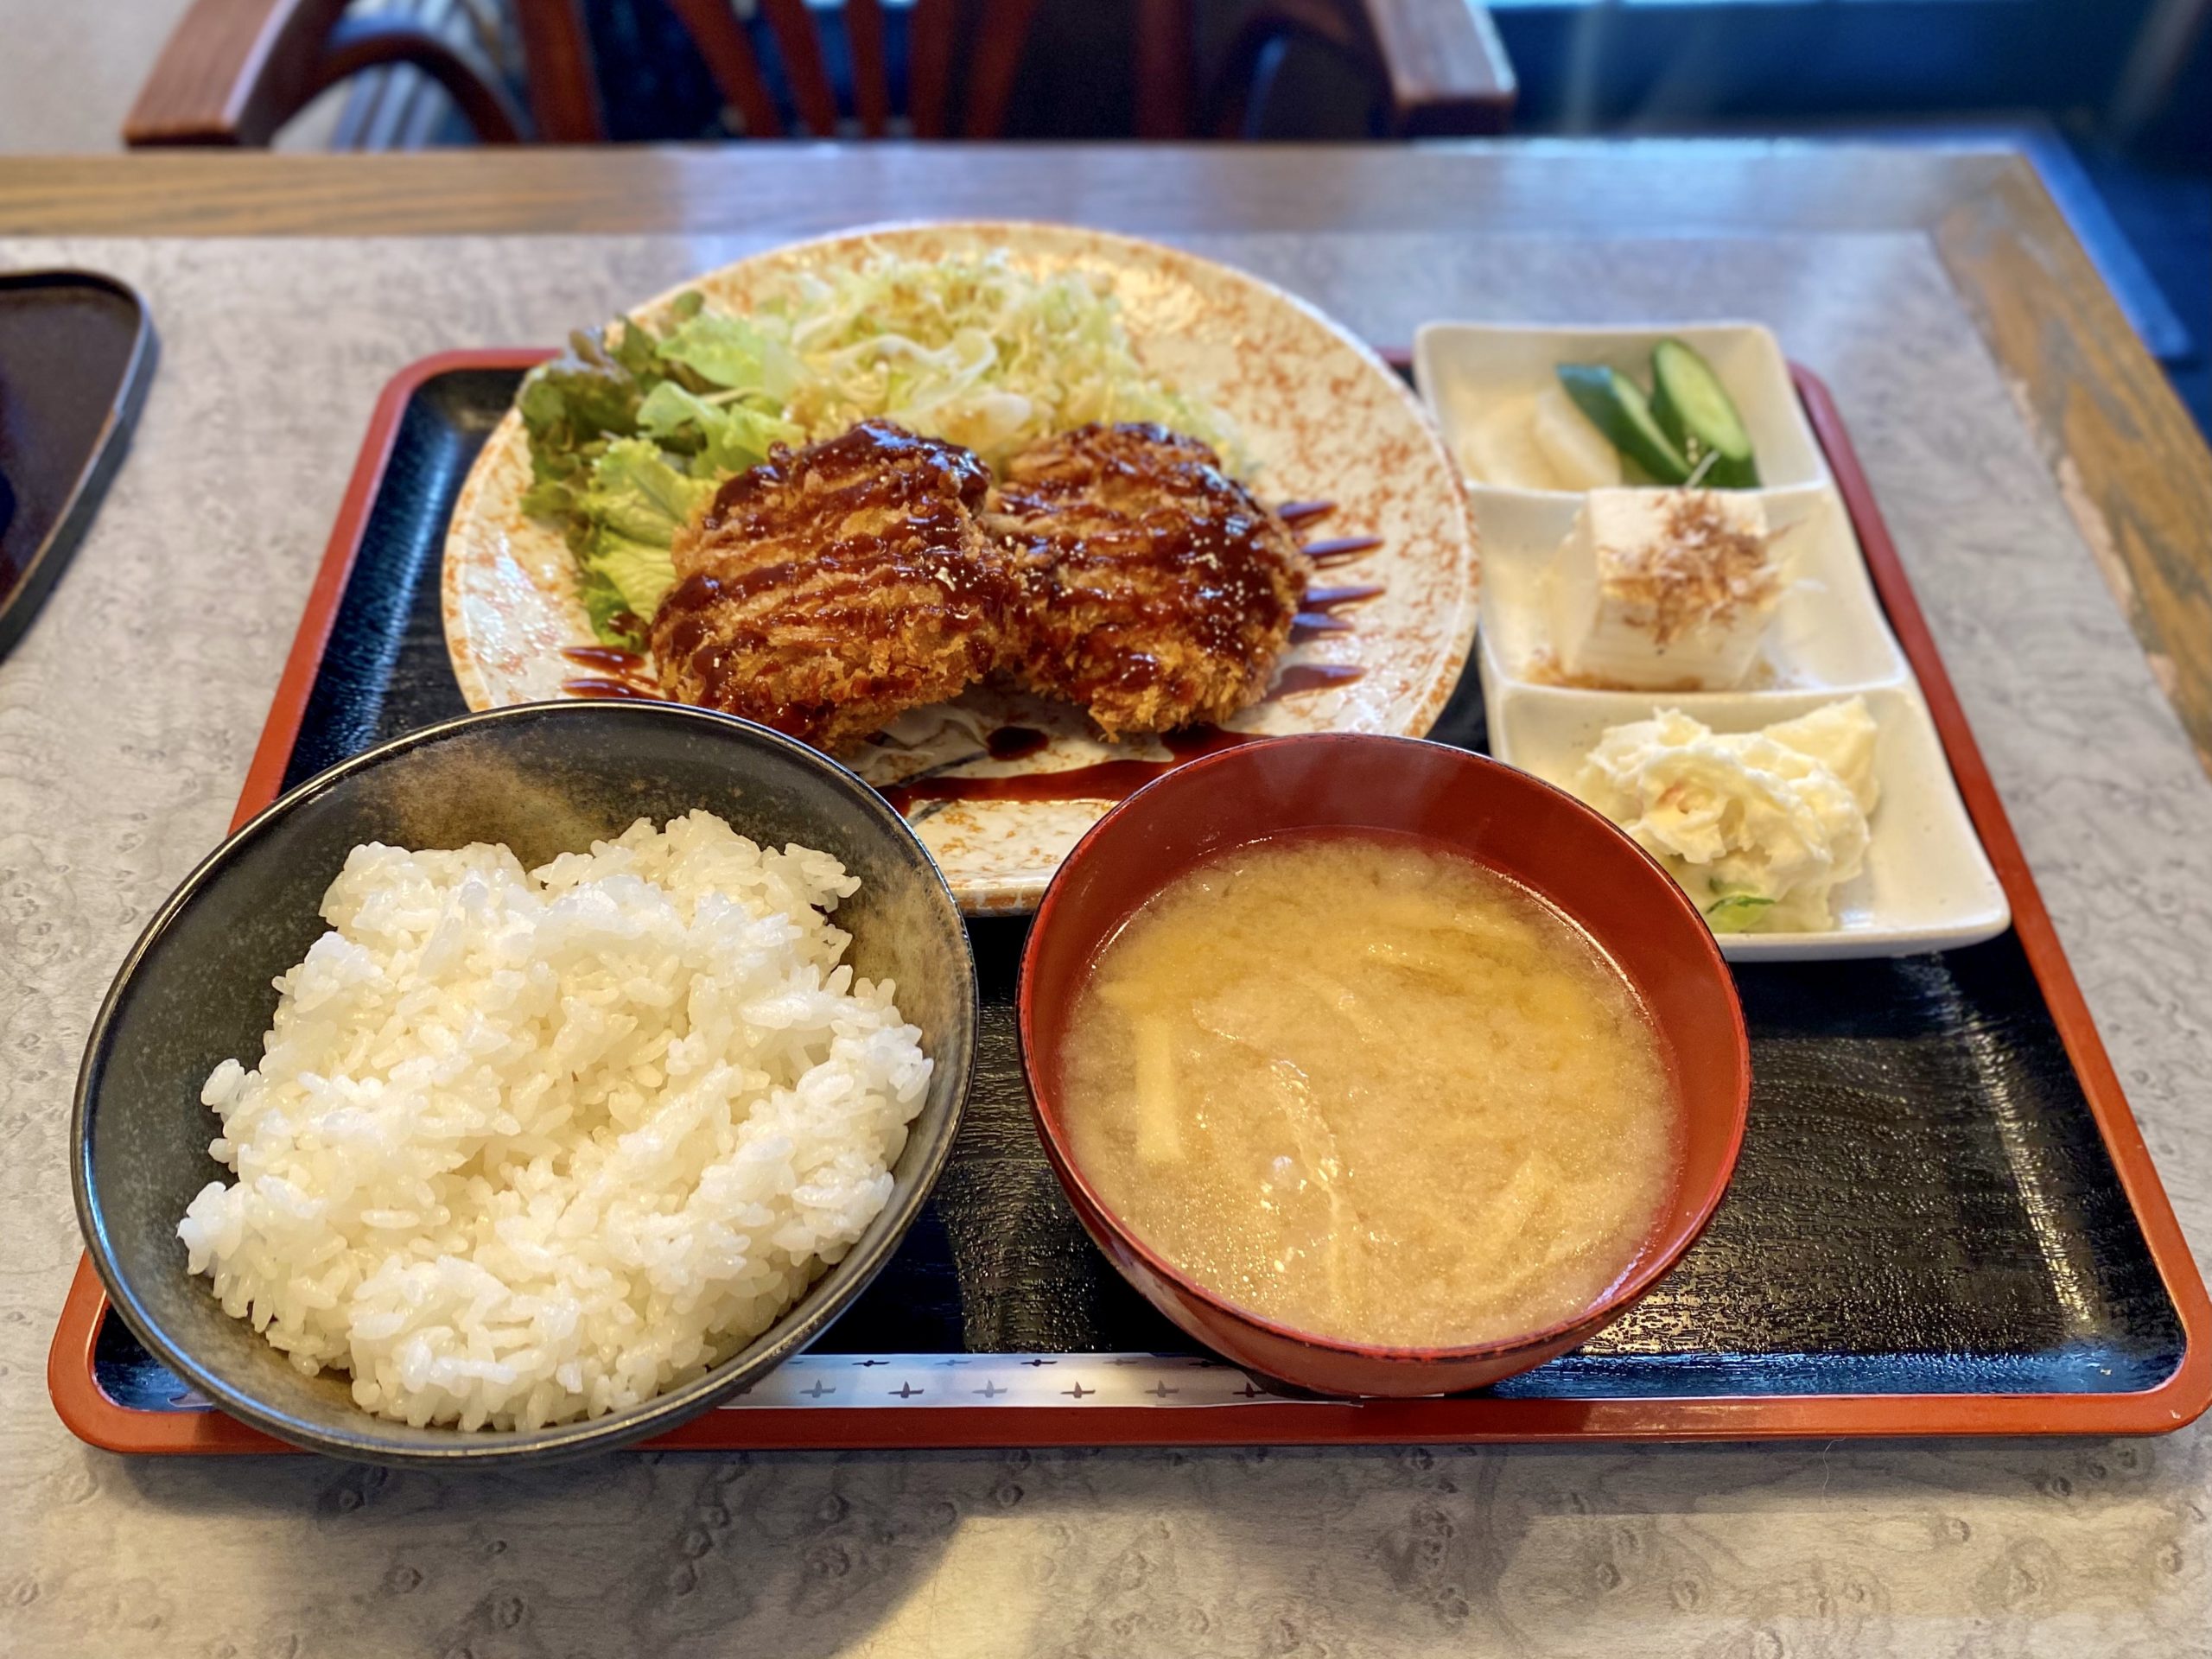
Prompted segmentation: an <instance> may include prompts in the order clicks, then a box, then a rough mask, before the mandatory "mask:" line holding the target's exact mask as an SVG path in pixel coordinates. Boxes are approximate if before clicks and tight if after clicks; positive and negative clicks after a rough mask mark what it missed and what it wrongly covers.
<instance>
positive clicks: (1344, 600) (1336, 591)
mask: <svg viewBox="0 0 2212 1659" xmlns="http://www.w3.org/2000/svg"><path fill="white" fill-rule="evenodd" d="M1382 592H1383V584H1382V583H1381V582H1367V583H1363V584H1362V585H1360V586H1357V587H1350V588H1307V589H1306V603H1305V605H1304V606H1303V607H1301V608H1303V609H1305V610H1308V611H1319V612H1320V613H1323V614H1325V615H1333V614H1335V613H1337V612H1338V611H1340V610H1342V609H1344V607H1345V606H1347V605H1364V604H1366V603H1367V601H1369V600H1370V599H1375V598H1377V597H1379V596H1380V595H1381V594H1382Z"/></svg>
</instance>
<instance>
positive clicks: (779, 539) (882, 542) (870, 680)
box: [652, 421, 1018, 750]
mask: <svg viewBox="0 0 2212 1659" xmlns="http://www.w3.org/2000/svg"><path fill="white" fill-rule="evenodd" d="M990 476H991V475H990V472H989V469H988V468H987V467H985V466H984V465H983V463H982V461H980V460H978V459H977V458H976V456H975V455H974V454H972V453H970V452H969V451H968V450H966V449H963V448H960V447H959V446H958V445H957V444H950V443H941V442H938V441H937V440H935V439H932V438H924V437H918V436H916V435H914V434H913V433H912V432H909V431H906V429H904V428H902V427H899V426H895V425H893V424H892V423H890V422H888V421H863V422H862V423H860V424H859V425H857V426H855V427H854V428H853V429H851V430H850V431H848V432H846V433H844V434H842V435H840V436H838V437H835V438H831V439H829V441H827V442H823V443H817V444H814V445H811V446H810V447H809V448H804V449H801V450H798V451H797V452H793V451H791V450H790V449H788V448H784V447H783V446H780V445H779V446H778V447H777V448H775V449H774V450H773V451H772V452H771V454H770V455H769V457H768V459H767V460H766V461H764V462H762V463H761V464H760V466H758V467H754V468H753V469H752V471H750V472H747V473H741V474H738V475H737V476H735V477H734V478H731V479H729V480H727V481H726V482H724V483H723V485H722V486H721V488H720V489H719V490H718V491H716V492H715V499H714V501H713V502H712V504H711V505H709V507H708V508H707V510H706V512H704V513H703V514H702V516H701V518H699V520H698V522H697V523H696V524H692V525H690V526H689V527H688V528H686V529H685V530H684V531H682V532H680V533H679V534H678V535H677V538H676V546H675V558H676V574H677V585H676V586H675V587H674V588H671V590H670V591H669V594H668V597H667V598H666V599H665V600H664V601H662V602H661V607H660V610H659V612H658V614H656V615H655V617H654V618H653V623H652V648H653V656H654V659H655V661H656V662H657V663H658V665H659V669H660V675H661V682H662V684H663V686H664V688H665V689H666V690H667V691H668V693H669V694H670V695H671V696H674V697H677V698H678V699H680V700H682V701H683V702H691V703H697V704H699V705H701V706H702V707H704V708H709V709H723V710H726V711H727V712H728V713H730V714H734V715H743V716H745V717H746V718H747V719H748V720H756V721H760V722H761V723H762V724H763V725H767V726H772V727H774V728H776V729H777V730H779V731H783V732H788V733H790V734H792V735H793V736H795V737H798V738H801V739H803V740H804V741H806V742H809V743H811V744H813V745H814V746H815V747H817V748H821V749H826V750H836V749H838V748H842V747H848V746H849V745H851V744H853V743H855V742H857V741H860V740H861V739H862V738H865V737H867V736H868V735H869V734H872V733H874V732H875V731H877V730H879V729H880V728H881V727H882V726H883V724H884V722H885V721H888V720H890V719H891V718H892V717H893V715H898V714H899V713H900V712H902V711H903V710H905V709H913V708H918V707H919V706H921V705H923V704H925V703H931V702H942V701H944V699H945V698H948V697H952V696H958V695H959V693H960V691H961V690H963V688H964V687H966V686H967V685H968V684H969V683H971V682H972V681H975V680H977V679H980V678H982V677H983V676H984V675H985V674H987V673H988V672H989V671H991V669H992V668H993V667H994V666H995V664H997V663H998V662H1000V661H1001V659H1002V658H1005V657H1006V656H1007V654H1008V651H1009V640H1008V634H1007V627H1008V622H1009V619H1010V617H1011V615H1012V614H1013V613H1014V610H1015V608H1016V604H1015V601H1016V597H1017V588H1018V584H1017V582H1016V578H1015V576H1014V570H1013V567H1012V556H1011V554H1010V552H1009V550H1007V549H1006V548H1004V547H1003V546H1001V544H1000V543H997V542H995V541H994V540H992V539H991V538H989V537H986V536H985V535H984V534H983V533H982V530H981V528H980V527H979V525H978V524H977V523H976V517H975V511H976V509H977V508H979V507H980V506H981V505H982V502H983V498H984V493H985V492H986V491H987V490H988V487H989V485H990Z"/></svg>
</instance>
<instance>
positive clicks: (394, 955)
mask: <svg viewBox="0 0 2212 1659" xmlns="http://www.w3.org/2000/svg"><path fill="white" fill-rule="evenodd" d="M859 886H860V883H859V881H858V880H856V879H855V878H854V877H851V876H849V875H847V874H845V872H844V869H843V868H842V866H841V865H839V863H838V862H837V861H836V859H834V858H831V857H829V855H827V854H823V853H818V852H813V851H810V850H809V849H805V848H804V847H798V846H792V847H787V848H785V849H784V850H783V851H782V852H780V853H778V852H772V851H764V850H763V849H760V848H758V847H756V846H754V845H753V842H749V841H747V840H745V839H744V838H743V837H741V836H738V835H736V834H735V833H734V831H732V830H731V829H730V827H729V826H728V824H726V823H723V822H722V821H721V819H720V818H717V817H714V816H712V815H711V814H709V813H706V812H694V813H692V814H691V815H690V817H684V818H678V819H675V820H673V821H672V822H671V823H670V824H669V825H668V828H667V830H666V832H665V833H661V832H658V831H656V830H655V829H654V828H653V826H652V823H649V822H646V821H645V820H640V821H639V823H635V824H633V825H632V826H631V828H630V829H629V830H628V831H627V833H626V834H625V835H623V836H622V837H621V838H620V840H618V841H614V842H599V843H597V844H595V845H594V847H593V848H592V849H591V851H590V852H589V853H588V854H574V853H572V854H567V855H563V856H562V857H560V858H556V859H555V860H554V861H553V862H551V863H550V864H548V865H546V866H545V867H544V868H543V869H539V870H536V871H525V870H524V868H523V867H522V865H521V863H520V862H519V861H518V860H517V859H516V857H515V856H514V855H513V854H512V853H511V852H509V851H508V850H507V849H505V847H490V846H483V845H478V846H474V847H468V848H465V849H462V850H461V851H459V852H423V853H410V852H405V851H403V850H401V849H397V848H393V847H385V846H381V845H370V846H365V847H359V848H356V849H354V850H353V855H352V856H351V857H349V858H348V859H347V860H346V868H345V869H344V871H343V872H342V873H341V874H340V875H339V877H338V879H337V880H335V881H334V882H333V883H332V884H331V887H330V890H329V891H328V892H327V893H326V894H325V895H324V897H323V901H322V915H323V918H324V919H325V920H326V921H327V922H328V923H329V924H330V925H331V930H332V931H329V932H327V933H325V934H324V935H323V936H322V937H321V938H320V939H318V940H316V941H315V945H314V947H313V948H312V949H311V950H308V955H307V958H306V960H305V961H303V962H302V963H300V964H299V965H298V966H297V967H296V968H294V969H291V970H290V971H289V973H287V974H285V975H284V976H283V977H282V978H281V979H279V980H277V989H278V991H279V993H280V994H281V1000H280V1001H279V1002H278V1004H277V1015H276V1023H275V1027H274V1028H273V1029H272V1030H271V1031H270V1033H269V1034H268V1037H267V1039H266V1046H265V1048H264V1053H263V1056H262V1059H261V1063H260V1065H258V1067H257V1068H256V1069H255V1070H252V1071H247V1070H246V1069H245V1067H243V1066H242V1065H239V1064H238V1061H236V1060H226V1061H224V1062H223V1064H222V1065H219V1066H218V1067H217V1068H216V1069H215V1071H214V1074H213V1076H212V1077H209V1078H208V1080H207V1089H206V1090H205V1092H204V1093H203V1094H202V1095H201V1096H200V1097H201V1099H202V1100H204V1101H205V1102H206V1103H207V1104H208V1105H209V1106H211V1107H213V1109H215V1111H216V1112H217V1113H218V1114H219V1116H220V1117H221V1119H222V1122H223V1133H222V1135H221V1136H220V1137H219V1139H217V1140H216V1141H214V1142H213V1143H212V1145H211V1146H210V1147H209V1151H210V1152H211V1153H212V1154H213V1156H214V1157H215V1158H217V1159H218V1160H220V1161H221V1162H222V1163H224V1164H225V1165H226V1166H229V1167H230V1168H231V1169H232V1170H233V1171H235V1172H236V1173H237V1176H238V1179H237V1180H236V1181H235V1182H233V1183H230V1184H227V1185H226V1184H225V1183H223V1182H220V1181H216V1182H212V1183H210V1184H209V1185H207V1187H206V1188H205V1189H204V1190H203V1191H202V1192H200V1195H199V1196H198V1197H197V1198H194V1199H193V1201H192V1205H191V1207H190V1208H189V1210H188V1211H187V1212H186V1214H185V1217H184V1220H183V1221H182V1223H181V1224H179V1226H178V1228H177V1233H178V1236H180V1237H181V1238H182V1239H183V1241H184V1243H185V1245H186V1247H187V1249H188V1251H189V1253H190V1267H191V1271H193V1272H194V1273H195V1274H201V1273H204V1274H209V1275H211V1276H212V1277H213V1280H214V1281H215V1291H216V1294H218V1295H219V1297H220V1298H221V1300H222V1304H223V1307H224V1309H225V1311H226V1312H227V1313H231V1314H232V1315H233V1316H234V1317H237V1318H241V1319H245V1318H250V1319H251V1320H252V1321H253V1324H254V1326H255V1328H256V1329H257V1330H259V1331H261V1332H263V1333H264V1335H265V1336H266V1337H267V1338H268V1339H269V1341H270V1343H271V1344H274V1345H275V1346H276V1347H277V1348H278V1349H280V1350H282V1351H283V1352H284V1353H286V1354H288V1355H289V1356H290V1357H291V1361H292V1363H293V1364H294V1365H296V1366H297V1367H298V1368H299V1369H300V1370H302V1371H304V1372H308V1373H310V1374H312V1373H314V1372H316V1371H318V1370H321V1369H322V1368H323V1367H325V1366H330V1367H335V1368H340V1369H344V1370H350V1371H351V1372H352V1373H353V1398H354V1400H355V1402H357V1403H358V1404H359V1405H360V1406H361V1407H362V1408H364V1409H365V1410H368V1411H372V1412H375V1413H378V1414H380V1415H383V1416H385V1417H390V1418H395V1419H398V1420H402V1421H406V1422H410V1423H413V1424H416V1425H422V1424H425V1423H453V1424H458V1425H459V1426H460V1427H463V1428H476V1427H482V1426H484V1425H486V1424H489V1425H492V1426H493V1427H502V1428H505V1427H524V1428H528V1427H537V1426H540V1425H543V1424H546V1423H553V1422H560V1421H567V1420H571V1419H575V1418H579V1417H588V1416H595V1415H597V1414H601V1413H605V1412H610V1411H615V1410H619V1409H620V1408H623V1407H626V1406H629V1405H632V1404H634V1403H636V1402H639V1401H643V1400H645V1399H647V1398H650V1397H651V1396H652V1395H655V1394H657V1393H658V1392H660V1391H661V1390H662V1389H666V1388H667V1387H669V1386H670V1385H671V1384H672V1383H677V1382H679V1381H681V1380H683V1379H685V1378H689V1377H691V1376H696V1375H697V1374H698V1373H699V1372H701V1371H702V1370H705V1369H706V1368H707V1367H709V1366H710V1365H712V1364H714V1363H715V1362H717V1361H718V1360H720V1359H721V1358H723V1357H726V1356H727V1355H728V1354H729V1353H731V1352H733V1351H735V1349H736V1348H737V1347H739V1346H740V1345H741V1344H743V1343H744V1342H746V1341H747V1340H748V1339H750V1338H753V1337H754V1336H756V1335H758V1334H759V1333H760V1332H762V1331H764V1330H766V1328H767V1327H768V1325H771V1324H772V1323H773V1322H774V1320H775V1319H776V1318H777V1317H778V1315H779V1314H780V1313H783V1311H784V1310H785V1308H786V1307H788V1306H790V1305H791V1302H792V1300H794V1299H795V1298H797V1297H798V1294H800V1293H801V1292H802V1291H803V1290H804V1289H805V1288H806V1287H807V1286H808V1284H809V1283H810V1282H811V1281H812V1280H813V1279H814V1277H815V1275H816V1274H817V1273H818V1272H820V1271H821V1270H822V1268H823V1265H824V1264H826V1263H830V1262H836V1261H837V1260H838V1259H839V1258H840V1257H841V1256H842V1255H844V1254H845V1252H846V1250H847V1249H849V1248H850V1247H851V1245H852V1243H853V1242H854V1241H855V1239H856V1238H858V1237H859V1236H860V1234H861V1230H862V1229H863V1228H865V1227H866V1226H867V1225H868V1222H869V1221H870V1220H871V1219H873V1218H874V1216H875V1215H876V1214H877V1212H878V1211H880V1210H881V1209H882V1207H883V1205H884V1203H885V1201H886V1200H887V1199H888V1198H889V1197H890V1196H891V1190H892V1180H891V1176H890V1174H889V1173H888V1172H889V1169H890V1166H891V1164H892V1163H893V1160H895V1159H896V1158H897V1157H898V1155H899V1148H900V1147H902V1146H903V1145H904V1144H905V1142H906V1125H907V1124H908V1123H909V1122H911V1121H912V1119H913V1117H914V1115H915V1114H916V1113H917V1112H918V1110H919V1109H920V1108H921V1103H922V1094H923V1090H924V1088H925V1085H926V1084H927V1082H928V1079H929V1075H930V1061H929V1059H928V1058H926V1057H925V1055H924V1054H923V1052H922V1047H921V1033H919V1032H918V1031H917V1030H916V1029H915V1028H914V1027H912V1026H909V1025H907V1024H906V1023H905V1022H904V1021H903V1020H901V1019H900V1018H899V1010H898V1008H897V1007H894V1006H893V1001H892V997H893V986H892V985H891V984H890V983H889V982H882V983H878V984H871V983H869V982H868V981H866V980H858V979H855V977H854V976H853V971H852V969H850V968H849V967H844V966H840V965H839V960H838V959H839V958H840V957H842V955H843V954H844V950H845V947H846V945H847V944H848V943H849V935H847V934H844V933H842V932H840V931H838V930H837V929H836V928H835V927H833V926H832V925H829V922H828V921H827V920H826V919H825V918H824V917H823V914H822V912H826V911H829V910H831V909H834V908H835V906H836V903H837V901H838V899H841V898H846V897H849V896H850V895H851V894H852V893H854V892H855V891H856V890H857V889H858V887H859Z"/></svg>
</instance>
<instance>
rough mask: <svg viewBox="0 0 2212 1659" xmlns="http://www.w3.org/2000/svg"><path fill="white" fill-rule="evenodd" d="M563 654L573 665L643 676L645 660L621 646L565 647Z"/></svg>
mask: <svg viewBox="0 0 2212 1659" xmlns="http://www.w3.org/2000/svg"><path fill="white" fill-rule="evenodd" d="M561 654H562V655H563V657H565V658H568V659H569V661H570V662H572V663H580V664H582V665H583V666H584V667H586V668H601V669H605V670H606V671H608V672H609V673H612V674H642V673H644V672H645V658H643V657H642V656H640V655H639V653H638V652H634V651H625V650H623V649H622V647H621V646H620V645H564V646H563V647H562V650H561Z"/></svg>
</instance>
